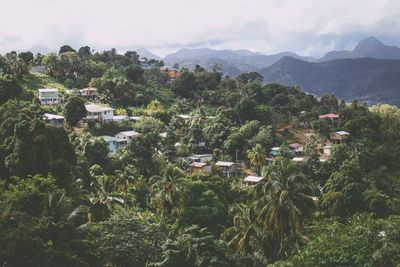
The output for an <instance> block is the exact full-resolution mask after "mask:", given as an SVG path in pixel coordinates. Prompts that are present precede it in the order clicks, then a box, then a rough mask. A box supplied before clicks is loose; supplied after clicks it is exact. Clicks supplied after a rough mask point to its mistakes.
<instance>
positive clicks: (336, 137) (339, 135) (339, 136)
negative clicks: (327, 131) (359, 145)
mask: <svg viewBox="0 0 400 267" xmlns="http://www.w3.org/2000/svg"><path fill="white" fill-rule="evenodd" d="M349 136H350V133H348V132H346V131H337V132H334V133H331V140H333V141H335V142H336V143H342V142H345V141H346V140H347V139H348V138H349Z"/></svg>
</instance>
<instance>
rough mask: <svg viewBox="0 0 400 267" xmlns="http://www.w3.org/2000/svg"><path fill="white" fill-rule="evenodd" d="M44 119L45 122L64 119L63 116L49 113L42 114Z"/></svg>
mask: <svg viewBox="0 0 400 267" xmlns="http://www.w3.org/2000/svg"><path fill="white" fill-rule="evenodd" d="M43 117H44V118H45V119H47V120H54V119H55V120H63V119H64V117H63V116H60V115H56V114H51V113H44V116H43Z"/></svg>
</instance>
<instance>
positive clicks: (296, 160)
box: [292, 157, 304, 162]
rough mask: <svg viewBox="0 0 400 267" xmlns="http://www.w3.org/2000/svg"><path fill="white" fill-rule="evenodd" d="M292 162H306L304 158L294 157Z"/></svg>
mask: <svg viewBox="0 0 400 267" xmlns="http://www.w3.org/2000/svg"><path fill="white" fill-rule="evenodd" d="M292 161H294V162H303V161H304V158H303V157H294V158H293V159H292Z"/></svg>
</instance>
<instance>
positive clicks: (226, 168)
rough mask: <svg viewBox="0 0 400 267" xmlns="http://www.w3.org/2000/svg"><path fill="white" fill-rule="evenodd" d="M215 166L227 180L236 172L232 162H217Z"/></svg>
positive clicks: (234, 164)
mask: <svg viewBox="0 0 400 267" xmlns="http://www.w3.org/2000/svg"><path fill="white" fill-rule="evenodd" d="M215 166H217V167H218V168H219V169H220V171H222V174H223V175H224V176H225V177H228V178H230V177H232V175H233V174H234V173H235V172H236V171H237V166H236V163H234V162H229V161H218V162H217V163H215Z"/></svg>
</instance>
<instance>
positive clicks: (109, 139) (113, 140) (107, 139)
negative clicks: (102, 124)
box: [100, 135, 118, 143]
mask: <svg viewBox="0 0 400 267" xmlns="http://www.w3.org/2000/svg"><path fill="white" fill-rule="evenodd" d="M100 137H101V138H103V139H104V141H106V143H108V142H118V139H117V138H115V137H114V136H108V135H103V136H100Z"/></svg>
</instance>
